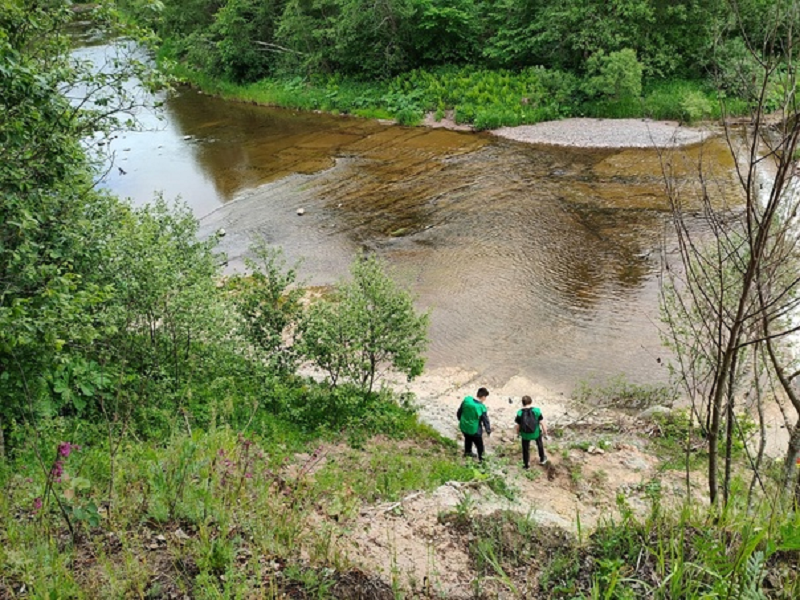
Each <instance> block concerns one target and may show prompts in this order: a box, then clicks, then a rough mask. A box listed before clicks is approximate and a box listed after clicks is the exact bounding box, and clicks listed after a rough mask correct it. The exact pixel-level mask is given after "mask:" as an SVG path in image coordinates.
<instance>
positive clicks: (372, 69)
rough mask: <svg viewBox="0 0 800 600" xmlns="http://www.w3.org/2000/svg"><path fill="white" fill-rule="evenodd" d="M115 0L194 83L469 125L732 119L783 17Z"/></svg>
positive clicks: (648, 6)
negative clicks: (448, 116)
mask: <svg viewBox="0 0 800 600" xmlns="http://www.w3.org/2000/svg"><path fill="white" fill-rule="evenodd" d="M122 4H123V6H125V8H126V10H128V11H130V12H131V13H132V14H133V15H135V18H137V19H138V20H139V21H140V22H142V23H144V24H146V25H149V26H150V27H152V28H153V30H154V31H156V32H157V33H158V34H159V35H160V36H161V38H162V40H163V43H162V45H161V52H162V56H164V57H168V58H170V59H174V60H175V61H177V63H178V65H179V68H178V70H177V71H176V72H177V73H180V74H181V75H182V76H183V77H184V78H185V79H186V80H188V81H191V82H193V83H195V84H198V85H200V86H201V87H203V88H204V89H205V90H208V91H211V92H214V93H221V94H223V95H224V96H226V97H241V98H246V99H250V100H255V101H258V102H262V103H266V104H275V105H278V106H287V107H292V108H302V109H311V110H324V111H334V112H343V113H351V114H357V115H363V116H370V117H375V116H386V117H391V118H395V119H397V120H398V121H399V122H401V123H404V124H416V123H418V122H419V121H420V120H421V119H422V118H423V116H424V115H425V114H427V113H432V114H433V115H435V116H436V118H439V119H441V118H442V117H443V116H444V115H446V114H451V113H452V115H453V116H454V118H455V120H456V122H458V123H464V124H470V125H473V126H474V127H475V128H476V129H489V128H496V127H500V126H514V125H520V124H525V123H536V122H539V121H543V120H551V119H556V118H560V117H571V116H590V117H647V118H654V119H677V120H681V121H684V122H687V121H688V122H690V121H695V120H699V119H719V118H721V117H727V116H731V115H746V114H748V112H749V110H750V109H751V108H752V106H753V104H754V103H755V102H757V101H758V95H759V94H758V89H757V87H756V86H755V85H754V74H755V73H756V72H757V70H758V68H759V67H758V61H759V56H758V55H759V54H760V55H762V56H765V55H776V54H777V55H779V54H780V53H781V52H782V50H781V48H780V47H778V46H775V45H770V43H769V39H770V38H769V35H770V31H771V30H770V27H769V26H770V24H771V23H774V22H776V18H777V19H781V20H782V21H783V23H785V25H784V27H786V28H791V27H792V24H793V23H795V21H796V20H797V18H798V17H797V15H796V14H795V13H796V11H791V10H789V9H787V8H786V7H784V6H783V5H784V3H783V2H760V1H755V0H744V1H737V2H735V3H733V4H731V3H729V2H728V1H727V0H713V1H710V2H695V1H681V2H671V3H662V2H653V1H652V0H614V1H612V2H608V1H605V0H591V1H589V2H570V1H567V2H562V1H544V2H534V3H530V2H525V1H522V0H519V1H517V0H505V1H502V2H495V1H486V0H458V1H455V2H452V1H450V2H444V1H440V0H436V1H431V0H392V1H389V2H381V3H369V2H362V1H361V0H318V1H315V2H311V3H309V2H301V1H297V0H270V1H269V2H260V1H256V0H230V1H226V2H222V3H219V2H216V1H211V0H197V1H195V2H191V3H189V4H187V3H186V2H180V1H178V0H165V1H164V2H160V3H158V7H159V8H158V9H156V5H155V4H154V3H152V2H149V1H148V0H125V2H123V3H122ZM781 11H783V12H781ZM779 13H780V14H779ZM752 49H757V52H756V53H755V54H754V53H753V52H751V51H750V50H752ZM777 79H779V78H776V80H777ZM775 85H776V90H775V93H772V91H771V92H770V94H769V95H768V105H770V106H771V107H772V109H775V108H777V103H778V102H779V100H780V91H779V90H778V88H779V87H780V84H779V83H777V81H776V84H775ZM768 108H769V106H768Z"/></svg>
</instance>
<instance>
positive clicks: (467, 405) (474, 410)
mask: <svg viewBox="0 0 800 600" xmlns="http://www.w3.org/2000/svg"><path fill="white" fill-rule="evenodd" d="M477 396H478V397H477V398H473V397H472V396H467V397H466V398H464V401H463V402H462V403H461V406H459V407H458V412H456V417H457V418H458V428H459V429H460V430H461V433H462V434H464V456H472V445H473V444H475V449H476V450H477V451H478V461H479V462H483V450H484V447H483V431H484V430H486V435H487V436H488V435H492V425H491V423H489V413H488V411H487V409H486V405H484V402H485V401H486V398H488V397H489V390H487V389H486V388H484V387H482V388H480V389H479V390H478V394H477Z"/></svg>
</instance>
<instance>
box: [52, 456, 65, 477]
mask: <svg viewBox="0 0 800 600" xmlns="http://www.w3.org/2000/svg"><path fill="white" fill-rule="evenodd" d="M63 474H64V465H63V464H61V461H60V460H57V461H56V462H54V463H53V468H52V470H51V471H50V477H52V478H53V479H55V480H56V481H61V476H62V475H63Z"/></svg>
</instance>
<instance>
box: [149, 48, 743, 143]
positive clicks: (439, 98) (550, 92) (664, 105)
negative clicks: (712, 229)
mask: <svg viewBox="0 0 800 600" xmlns="http://www.w3.org/2000/svg"><path fill="white" fill-rule="evenodd" d="M166 54H169V49H168V48H167V49H166V50H165V52H164V55H166ZM171 68H172V69H173V73H174V74H175V75H176V77H178V78H179V79H181V80H184V81H188V82H191V83H192V84H194V85H196V86H198V87H200V88H201V89H203V90H205V91H206V92H208V93H211V94H216V95H219V96H221V97H223V98H226V99H230V100H240V101H244V102H255V103H259V104H264V105H271V106H280V107H285V108H292V109H297V110H306V111H315V110H319V111H325V112H330V113H334V114H351V115H355V116H359V117H364V118H370V119H394V120H396V121H397V122H398V123H400V124H402V125H417V124H419V123H420V122H421V121H422V119H423V117H424V116H425V114H427V113H432V114H434V115H435V117H436V119H437V120H441V119H442V117H443V116H444V114H445V113H446V112H448V111H451V112H452V113H453V114H454V118H455V121H456V123H459V124H468V125H471V126H472V127H474V128H475V129H476V130H484V129H496V128H499V127H504V126H509V127H512V126H517V125H525V124H534V123H538V122H541V121H549V120H556V119H560V118H565V117H576V116H589V117H602V118H652V119H670V120H678V121H682V122H688V123H691V122H694V121H698V120H704V119H719V118H721V117H722V116H723V113H722V107H721V100H722V99H721V98H720V97H718V95H717V93H716V91H715V90H714V89H712V88H710V87H709V86H707V85H706V84H704V83H702V82H695V81H682V80H671V81H666V82H663V81H654V82H650V84H649V85H646V86H645V90H644V92H643V94H642V96H641V97H640V98H621V99H591V98H587V97H586V95H585V94H584V93H583V92H582V89H583V87H584V83H583V82H582V81H581V80H580V79H579V78H578V77H577V76H575V75H572V74H570V73H565V72H561V71H555V70H551V69H545V68H544V67H528V68H525V69H522V70H520V71H509V70H502V69H501V70H492V69H479V68H476V67H470V66H466V67H442V68H437V69H433V70H425V69H415V70H413V71H410V72H407V73H404V74H401V75H398V76H397V77H395V78H393V79H391V80H388V81H367V82H365V81H359V80H356V79H350V78H345V77H342V76H341V75H338V74H332V75H314V76H310V77H299V76H284V77H274V78H268V79H263V80H261V81H257V82H255V83H251V84H246V85H238V84H234V83H230V82H226V81H223V80H220V79H218V78H213V77H210V76H208V75H206V74H203V73H201V72H197V71H194V70H191V69H188V68H187V67H186V66H183V65H180V64H177V65H173V66H172V67H171ZM725 103H726V107H725V108H726V114H727V115H731V114H734V115H735V114H746V112H747V110H748V107H747V105H746V103H744V102H739V101H737V100H735V99H726V100H725Z"/></svg>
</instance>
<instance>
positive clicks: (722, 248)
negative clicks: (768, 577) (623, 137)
mask: <svg viewBox="0 0 800 600" xmlns="http://www.w3.org/2000/svg"><path fill="white" fill-rule="evenodd" d="M732 8H733V9H734V14H737V13H736V9H737V5H736V3H732ZM772 8H773V11H771V12H769V16H770V18H771V19H772V20H771V24H770V27H768V28H767V31H768V32H769V33H770V35H768V36H766V37H765V39H766V40H767V41H766V43H764V44H763V45H762V46H760V47H756V46H755V45H753V44H749V52H750V53H751V56H752V58H753V59H754V61H755V62H756V63H757V64H758V65H759V67H760V68H759V72H760V76H759V79H758V86H757V90H758V91H757V94H756V101H755V104H754V108H753V114H752V120H751V123H750V125H749V126H748V127H745V128H743V129H741V130H734V129H733V128H732V127H727V128H726V133H727V139H728V144H729V148H730V151H731V154H732V156H733V158H734V164H735V168H736V182H737V184H738V190H739V197H740V198H741V202H742V204H741V205H740V207H737V208H733V206H732V205H731V204H728V203H727V201H730V200H731V198H730V197H729V196H728V195H726V191H727V190H728V189H729V188H727V187H726V186H724V185H717V184H719V183H720V181H719V180H717V179H715V178H713V177H712V176H710V175H709V174H708V173H706V172H704V171H703V170H702V169H701V171H700V185H699V186H697V187H696V189H695V193H689V191H688V190H687V189H686V188H682V187H680V186H677V185H676V180H675V179H674V178H673V177H670V176H669V172H670V169H671V162H670V157H669V156H667V155H664V165H665V173H667V175H668V176H667V177H666V182H667V193H668V196H669V198H670V201H671V203H672V213H673V222H674V224H675V230H676V232H677V236H678V238H677V239H678V246H679V249H680V257H681V263H680V265H671V264H668V265H667V267H668V274H669V276H670V278H671V279H672V281H673V286H672V289H673V290H674V294H673V296H672V300H671V301H670V302H669V303H668V304H667V305H666V308H667V310H668V316H667V322H668V325H669V332H670V337H671V339H672V340H673V342H674V348H675V350H676V352H677V358H678V360H679V369H678V370H679V373H680V374H681V376H682V379H683V381H684V382H685V384H686V386H687V391H688V392H689V393H690V396H691V397H692V398H694V399H695V404H694V407H695V412H696V414H697V415H698V417H699V418H700V422H701V423H702V426H703V429H704V431H705V433H706V438H707V445H708V456H709V459H708V481H709V496H710V499H711V501H712V503H714V504H716V503H718V501H719V497H718V494H719V491H720V488H721V491H722V495H723V501H724V502H727V501H728V493H729V488H730V480H731V460H732V446H733V443H734V441H735V439H736V438H741V437H742V434H741V431H740V429H739V428H738V425H737V418H736V410H735V409H736V406H737V402H738V401H740V399H741V396H742V395H743V394H742V392H743V391H748V388H749V389H751V390H754V392H755V394H754V395H755V396H756V397H757V398H761V397H762V395H761V393H760V389H761V387H762V385H763V381H762V380H763V379H764V378H767V379H768V381H771V382H772V383H773V384H774V385H776V386H777V387H778V388H779V389H780V390H781V391H782V393H783V394H784V395H785V397H786V398H787V399H788V401H789V402H791V404H792V405H793V406H794V408H795V410H796V411H797V413H798V414H800V398H799V397H798V394H797V392H796V391H795V388H794V385H793V384H794V381H795V379H796V378H797V377H798V376H800V369H798V366H800V363H798V361H800V355H798V354H797V351H796V348H793V347H792V344H791V337H790V336H791V335H792V334H793V333H795V332H796V331H798V329H800V327H798V325H797V323H798V321H797V317H798V307H800V293H798V292H800V287H799V286H800V277H798V275H797V265H798V263H797V261H798V258H800V253H799V251H800V222H798V216H797V215H798V210H800V195H798V193H797V187H796V182H795V181H794V179H793V177H794V172H795V161H796V157H797V154H796V153H797V149H798V148H797V145H798V139H800V119H799V118H798V117H800V111H799V110H798V108H800V107H798V104H797V98H796V90H797V80H796V66H795V63H794V57H793V54H792V43H791V42H792V37H791V30H789V31H787V30H786V29H784V25H785V23H787V22H791V21H792V20H793V19H796V16H797V15H796V14H795V13H796V3H794V2H789V1H783V0H779V1H777V2H775V3H774V4H773V7H772ZM776 90H781V96H780V97H781V101H780V102H779V107H780V108H779V111H778V112H777V114H771V115H767V110H768V109H769V108H770V106H772V103H773V102H774V94H775V93H776ZM669 311H671V312H669ZM748 350H752V351H753V354H752V356H754V357H755V358H756V359H757V363H756V366H755V367H753V368H751V369H750V370H749V372H748V371H746V370H745V369H744V366H745V365H744V361H745V358H746V355H745V352H747V351H748ZM789 427H790V430H791V439H790V442H789V445H788V448H787V455H786V463H785V469H784V487H785V489H786V490H787V491H788V490H791V488H792V486H793V485H794V486H795V489H796V490H797V494H798V498H800V485H798V483H797V471H796V466H795V465H796V461H797V459H798V457H800V421H798V422H796V423H795V424H793V425H792V424H791V423H790V424H789ZM720 452H722V453H723V459H724V475H723V479H722V482H721V483H720V480H719V475H720V465H719V462H720ZM756 475H757V473H756Z"/></svg>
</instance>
